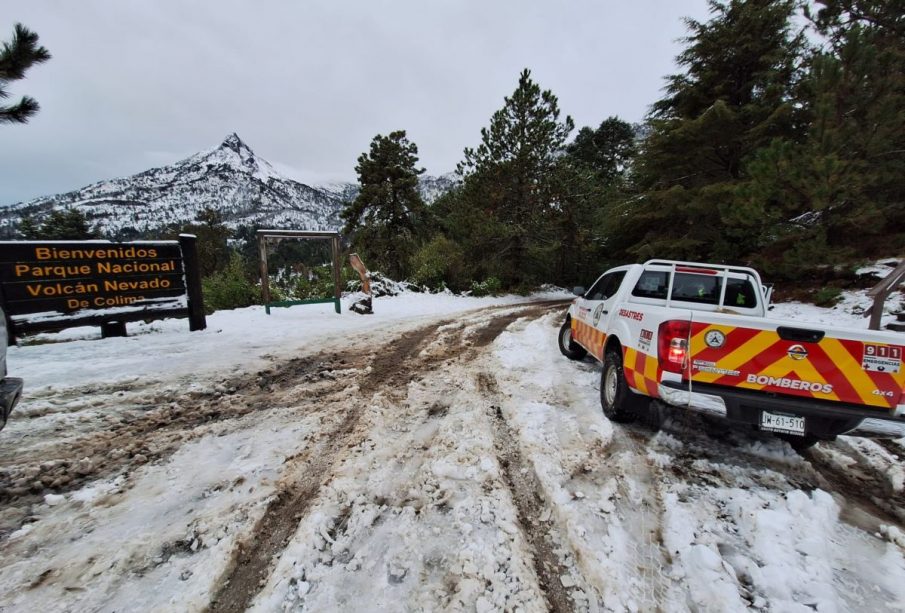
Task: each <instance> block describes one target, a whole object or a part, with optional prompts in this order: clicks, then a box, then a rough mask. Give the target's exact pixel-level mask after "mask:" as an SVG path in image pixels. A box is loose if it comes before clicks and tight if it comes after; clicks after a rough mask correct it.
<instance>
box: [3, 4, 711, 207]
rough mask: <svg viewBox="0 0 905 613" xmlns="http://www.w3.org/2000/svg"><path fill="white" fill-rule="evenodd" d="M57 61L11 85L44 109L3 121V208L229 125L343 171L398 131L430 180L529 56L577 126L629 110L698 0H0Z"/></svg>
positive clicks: (288, 156)
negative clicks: (378, 138) (21, 120)
mask: <svg viewBox="0 0 905 613" xmlns="http://www.w3.org/2000/svg"><path fill="white" fill-rule="evenodd" d="M0 16H2V18H0V40H9V38H10V35H11V33H12V28H13V24H14V23H15V22H17V21H18V22H21V23H23V24H24V25H26V26H27V27H29V28H31V29H32V30H34V31H35V32H37V33H38V35H39V36H40V40H41V43H42V44H43V45H44V46H45V47H47V49H48V50H49V51H50V52H51V54H52V55H53V59H51V60H50V61H49V62H47V63H45V64H43V65H39V66H37V67H34V68H32V69H31V71H30V72H29V73H28V74H27V76H26V79H25V80H23V81H17V82H15V83H13V84H11V86H10V87H9V90H10V93H11V94H12V96H13V98H15V99H18V98H19V97H20V96H22V95H26V94H27V95H30V96H33V97H35V98H37V99H38V102H39V103H40V104H41V111H40V112H39V113H38V115H36V116H35V117H34V118H33V119H32V120H31V121H30V122H29V123H28V124H25V125H21V126H20V125H16V126H11V125H3V126H0V204H12V203H15V202H18V201H20V200H25V199H28V198H32V197H37V196H43V195H49V194H54V193H58V192H63V191H69V190H72V189H76V188H79V187H82V186H84V185H87V184H89V183H93V182H95V181H99V180H102V179H108V178H113V177H118V176H125V175H130V174H133V173H136V172H140V171H142V170H146V169H148V168H151V167H155V166H162V165H165V164H169V163H172V162H175V161H177V160H179V159H182V158H184V157H186V156H188V155H191V154H192V153H196V152H198V151H201V150H204V149H208V148H210V147H213V146H216V145H217V144H219V143H220V142H221V141H222V140H223V138H224V137H226V136H227V135H228V134H229V133H232V132H236V133H238V134H239V136H240V137H241V138H242V139H243V140H244V141H245V142H246V143H247V144H248V145H249V146H250V147H251V148H252V149H253V150H254V151H255V152H256V153H257V154H258V155H260V156H262V157H263V158H265V159H267V160H268V161H270V162H271V163H273V164H274V166H276V167H277V168H278V169H279V170H281V171H283V172H284V173H286V174H287V175H289V176H292V177H293V178H296V179H299V180H302V181H305V182H308V183H318V182H323V181H331V180H355V172H354V166H355V160H356V158H357V157H358V155H359V154H361V152H362V151H365V150H366V149H367V148H368V145H369V143H370V141H371V139H372V138H373V136H374V135H375V134H378V133H380V134H386V133H388V132H390V131H392V130H396V129H404V130H406V131H407V132H408V136H409V138H410V139H411V140H413V141H414V142H415V143H417V145H418V148H419V151H420V158H421V165H422V166H424V167H426V168H427V171H428V173H430V174H441V173H444V172H448V171H451V170H453V169H454V168H455V165H456V163H457V162H458V161H459V160H460V159H461V155H462V149H463V148H465V147H466V146H473V145H476V144H477V143H478V142H479V140H480V133H479V132H480V129H481V127H483V126H486V125H487V123H488V121H489V118H490V115H491V114H492V113H493V112H494V111H495V110H496V109H498V108H500V106H501V105H502V103H503V97H504V96H506V95H509V94H511V93H512V91H513V89H514V88H515V86H516V84H517V81H518V74H519V72H520V71H521V70H522V69H523V68H529V69H531V71H532V73H533V76H534V78H535V80H536V81H537V82H538V83H539V84H540V85H541V86H542V87H543V88H546V89H551V90H553V92H554V93H555V94H556V95H557V96H558V97H559V103H560V108H561V110H562V111H563V113H566V114H569V115H571V116H572V117H573V118H574V119H575V123H576V125H577V126H579V127H580V126H584V125H592V126H596V125H598V124H599V123H600V122H601V121H602V120H603V119H605V118H606V117H608V116H610V115H617V116H619V117H621V118H623V119H626V120H629V121H639V120H641V119H642V118H643V117H644V115H645V113H646V112H647V110H648V107H649V106H650V104H651V103H653V102H654V101H655V100H656V99H657V98H658V97H659V96H660V95H661V92H662V87H663V84H664V80H663V78H664V76H665V75H667V74H670V73H673V72H675V70H676V67H675V62H674V60H675V56H676V54H677V53H678V52H679V50H680V43H679V39H680V38H681V37H682V36H684V35H685V33H686V32H685V27H684V25H683V23H682V18H683V17H692V18H695V19H699V20H701V19H706V18H707V3H706V0H631V1H627V0H564V1H562V2H551V1H550V0H542V1H534V0H531V1H528V0H506V1H498V0H493V1H491V0H480V1H479V0H456V1H453V0H404V1H403V0H398V1H392V2H391V1H379V0H360V1H356V2H351V1H341V0H323V1H311V0H305V1H295V2H291V1H289V0H282V1H276V0H261V1H255V2H251V1H240V0H198V1H193V2H185V1H177V0H154V1H153V2H150V1H145V0H79V1H78V2H69V1H64V0H55V1H54V0H29V1H28V2H23V1H22V0H15V1H12V0H0Z"/></svg>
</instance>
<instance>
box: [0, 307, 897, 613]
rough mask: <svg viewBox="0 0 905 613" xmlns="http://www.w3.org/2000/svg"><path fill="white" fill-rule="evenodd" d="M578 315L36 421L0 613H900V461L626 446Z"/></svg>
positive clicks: (119, 399)
mask: <svg viewBox="0 0 905 613" xmlns="http://www.w3.org/2000/svg"><path fill="white" fill-rule="evenodd" d="M562 311H563V306H562V304H561V303H545V304H529V305H522V306H506V307H494V308H488V309H483V310H480V311H474V312H470V313H466V314H462V315H457V316H455V317H447V318H439V319H437V320H435V321H432V322H429V323H420V324H418V325H405V326H399V327H398V329H395V330H389V331H384V332H382V333H381V334H379V335H370V336H368V335H364V334H362V335H350V336H349V337H348V338H345V339H343V341H342V342H337V343H336V344H335V346H331V347H329V348H326V349H325V350H320V351H313V352H309V353H306V354H304V355H300V357H298V358H296V359H292V360H289V361H284V362H277V363H274V364H273V366H272V367H270V368H268V369H266V370H261V371H259V372H255V373H253V374H248V375H244V376H239V377H235V378H232V379H228V380H216V381H210V382H208V383H207V384H201V383H199V385H197V386H194V388H193V389H192V390H190V391H185V390H184V389H179V388H178V387H177V386H175V385H173V384H160V383H154V384H148V383H145V382H143V381H142V380H141V379H136V380H135V381H134V382H133V383H131V384H129V385H116V386H105V385H103V384H102V383H98V384H93V385H91V386H86V387H83V388H76V389H71V390H68V391H67V393H66V395H64V396H61V395H60V394H57V395H56V396H53V397H50V395H49V394H48V397H46V398H40V397H39V398H37V399H34V400H33V401H34V402H36V403H42V404H40V406H42V407H46V408H47V410H46V413H42V411H33V418H32V419H33V420H34V422H35V423H34V427H33V428H31V429H29V430H28V431H27V432H26V431H23V432H22V433H20V434H19V435H17V438H16V439H15V440H16V445H10V446H4V447H3V448H0V466H2V468H0V501H2V505H3V506H2V516H0V522H2V523H0V539H2V540H0V561H2V564H3V566H4V568H5V569H6V570H5V571H4V573H3V574H2V575H0V610H4V611H6V610H9V611H14V610H16V611H17V610H22V611H25V610H38V609H46V610H73V611H75V610H98V611H108V610H109V611H113V610H117V611H120V610H192V611H202V610H207V611H217V612H219V611H245V610H254V611H277V610H311V611H322V610H369V611H370V610H378V611H379V610H385V611H398V610H438V609H439V610H469V611H472V610H478V611H492V610H523V611H546V610H552V611H571V610H578V611H600V610H616V611H619V610H663V611H685V610H704V611H729V610H746V609H752V608H753V609H762V610H796V609H801V610H815V609H816V610H824V609H826V610H852V609H861V610H864V609H871V610H880V611H882V610H901V607H902V606H903V603H905V559H903V547H905V512H903V511H902V509H903V503H905V493H903V481H905V473H903V471H902V470H901V468H900V464H901V462H900V458H901V457H902V452H903V448H902V447H901V445H900V444H899V443H898V442H888V443H883V444H877V443H874V442H870V441H860V440H855V439H844V440H840V441H838V442H836V443H833V444H826V445H820V446H818V447H817V448H816V449H814V450H812V451H810V452H808V453H807V454H805V455H803V456H802V455H798V454H795V453H794V452H792V450H791V449H790V448H789V447H788V445H786V444H785V443H783V442H781V441H778V440H776V439H773V438H771V437H768V436H764V435H759V434H757V433H749V432H740V431H732V430H729V431H726V430H724V429H719V428H716V427H714V426H711V425H708V424H706V423H704V422H701V421H699V420H694V419H688V418H685V417H683V416H673V418H671V419H670V420H669V421H668V422H667V424H666V427H665V428H664V430H662V431H660V432H654V431H651V430H650V429H648V428H645V427H641V426H632V425H629V426H621V425H616V424H612V423H610V422H609V421H608V420H606V418H605V417H604V416H603V415H602V413H601V412H600V409H599V404H598V401H597V394H598V389H599V387H598V386H599V380H598V379H599V367H598V366H597V365H596V364H594V363H593V362H592V361H590V360H588V361H584V362H579V363H575V362H569V361H568V360H565V359H564V358H562V356H560V355H559V353H558V351H557V350H556V328H557V326H558V324H559V322H560V318H561V314H562ZM202 383H203V382H202ZM50 417H53V419H50ZM45 422H46V423H45ZM878 567H882V568H883V572H882V573H878V572H877V570H876V569H877V568H878ZM802 607H804V608H802Z"/></svg>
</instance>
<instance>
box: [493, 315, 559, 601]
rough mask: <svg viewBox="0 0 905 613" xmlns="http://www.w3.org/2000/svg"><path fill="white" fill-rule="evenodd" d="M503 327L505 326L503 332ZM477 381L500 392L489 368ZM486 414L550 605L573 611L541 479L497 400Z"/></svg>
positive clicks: (507, 484) (505, 477)
mask: <svg viewBox="0 0 905 613" xmlns="http://www.w3.org/2000/svg"><path fill="white" fill-rule="evenodd" d="M503 329H505V327H503V328H502V329H501V330H500V332H502V330H503ZM497 334H499V332H498V333H497ZM477 384H478V389H479V390H480V391H481V392H483V393H484V394H485V395H487V396H491V397H496V396H498V395H499V393H500V391H499V388H498V386H497V382H496V379H495V378H494V377H493V375H490V374H488V373H486V372H480V373H478V375H477ZM487 417H488V419H489V420H490V422H491V424H493V443H494V450H495V452H496V456H497V460H498V461H499V463H500V467H501V468H502V472H503V480H504V481H505V484H506V487H507V488H508V489H509V492H510V494H511V496H512V501H513V502H514V503H515V509H516V514H517V517H518V521H519V525H520V527H521V530H522V534H523V535H524V536H525V539H526V540H527V542H528V545H529V546H530V548H531V558H532V562H533V564H534V573H535V574H536V575H537V580H538V585H539V587H540V590H541V592H542V593H543V595H544V598H545V600H546V603H547V608H548V610H550V611H555V612H562V611H574V610H575V601H574V600H573V599H572V597H571V595H570V594H569V591H568V590H566V588H565V586H563V584H562V581H561V579H560V578H561V577H564V576H568V575H569V574H570V573H569V570H568V569H567V568H566V567H565V566H563V564H562V562H560V559H559V556H558V555H557V554H556V551H555V546H554V541H553V535H552V534H551V528H552V524H551V523H549V522H543V521H541V520H540V518H541V517H542V516H543V511H544V502H545V501H544V497H543V493H542V492H543V489H542V487H541V484H540V480H539V479H538V478H537V474H536V473H535V472H534V470H533V468H532V467H530V466H528V464H527V462H525V460H524V458H523V457H522V454H521V451H520V449H519V444H518V439H517V437H516V435H515V433H513V432H512V429H511V428H510V427H509V424H508V423H507V422H506V419H505V418H504V417H503V413H502V410H501V409H500V406H499V404H498V403H497V404H491V405H489V406H488V410H487Z"/></svg>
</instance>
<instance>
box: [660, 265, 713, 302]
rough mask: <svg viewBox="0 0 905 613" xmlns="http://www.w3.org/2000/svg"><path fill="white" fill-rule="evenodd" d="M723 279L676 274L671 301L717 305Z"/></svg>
mask: <svg viewBox="0 0 905 613" xmlns="http://www.w3.org/2000/svg"><path fill="white" fill-rule="evenodd" d="M722 280H723V278H722V277H718V276H715V275H714V276H710V275H699V274H693V273H682V272H677V273H676V276H675V278H674V279H673V283H672V299H673V300H684V301H685V302H698V303H700V304H719V303H720V290H722V289H723V283H722Z"/></svg>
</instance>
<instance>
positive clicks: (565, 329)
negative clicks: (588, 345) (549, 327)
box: [559, 321, 588, 360]
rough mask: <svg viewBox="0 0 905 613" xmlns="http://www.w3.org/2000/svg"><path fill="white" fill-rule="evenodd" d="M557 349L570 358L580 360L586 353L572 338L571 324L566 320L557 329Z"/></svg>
mask: <svg viewBox="0 0 905 613" xmlns="http://www.w3.org/2000/svg"><path fill="white" fill-rule="evenodd" d="M559 350H560V352H562V354H563V355H564V356H566V357H567V358H569V359H570V360H581V359H583V358H584V356H586V355H587V354H588V352H587V351H585V349H584V348H583V347H582V346H581V345H579V344H578V343H576V342H575V341H573V340H572V326H571V324H570V323H569V322H568V321H567V322H566V323H564V324H563V325H562V328H560V329H559Z"/></svg>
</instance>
